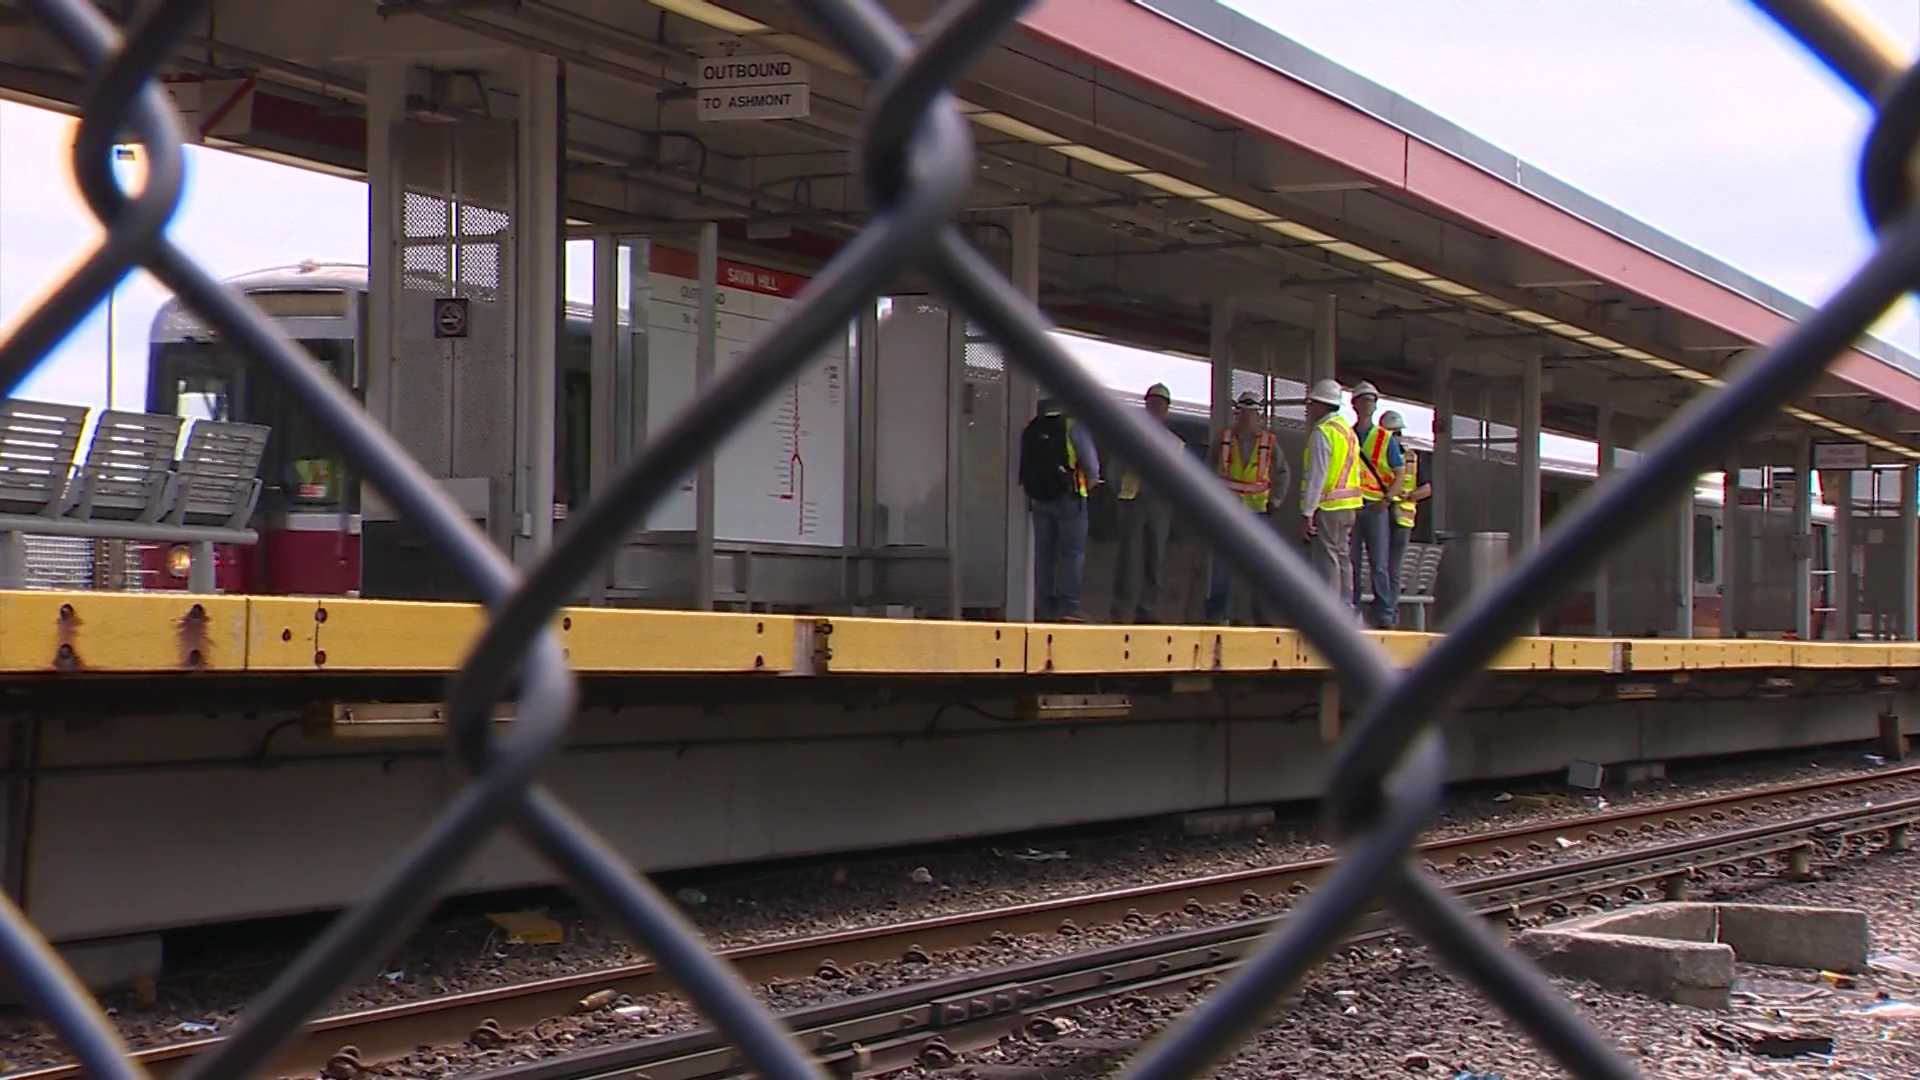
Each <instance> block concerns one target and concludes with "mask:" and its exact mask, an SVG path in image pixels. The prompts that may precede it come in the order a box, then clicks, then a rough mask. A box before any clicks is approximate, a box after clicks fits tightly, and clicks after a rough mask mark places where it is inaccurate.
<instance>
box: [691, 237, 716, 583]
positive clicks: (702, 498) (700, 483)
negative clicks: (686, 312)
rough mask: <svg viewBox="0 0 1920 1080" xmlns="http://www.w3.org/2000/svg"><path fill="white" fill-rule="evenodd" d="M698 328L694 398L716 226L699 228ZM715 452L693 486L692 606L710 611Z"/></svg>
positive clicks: (709, 335)
mask: <svg viewBox="0 0 1920 1080" xmlns="http://www.w3.org/2000/svg"><path fill="white" fill-rule="evenodd" d="M699 266H700V271H699V273H700V308H699V318H700V325H699V327H698V328H697V329H696V330H695V332H694V338H693V340H694V346H693V393H694V396H695V397H698V396H699V395H700V394H701V393H703V392H705V390H706V389H707V384H708V383H711V382H712V381H713V371H714V350H715V347H716V345H717V341H716V338H715V334H716V333H717V331H718V330H719V325H718V321H719V318H720V303H719V299H720V298H719V286H718V283H717V282H718V279H719V276H720V226H719V225H717V224H715V223H714V222H711V221H708V222H704V223H702V224H701V226H700V258H699ZM718 450H719V447H717V446H711V445H710V446H708V447H707V451H706V453H704V454H702V455H700V471H699V473H698V474H696V476H695V478H694V482H693V574H694V577H693V606H694V608H695V609H696V610H699V611H712V610H713V502H714V481H713V458H714V454H715V453H716V452H717V451H718Z"/></svg>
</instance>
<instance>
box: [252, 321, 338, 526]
mask: <svg viewBox="0 0 1920 1080" xmlns="http://www.w3.org/2000/svg"><path fill="white" fill-rule="evenodd" d="M300 345H301V347H303V348H305V349H306V350H307V352H308V353H309V354H311V355H312V356H313V358H314V359H315V360H316V361H318V362H319V363H320V366H321V367H324V368H326V369H327V371H328V372H330V373H331V374H332V375H333V376H334V377H335V378H336V379H339V380H341V382H343V383H345V382H346V381H347V380H348V379H349V378H351V376H352V372H353V354H354V347H353V342H351V341H348V340H345V339H324V340H307V341H302V342H300ZM249 404H250V405H251V412H252V416H251V417H250V418H249V419H250V420H251V422H252V423H257V424H266V425H268V426H269V427H271V428H272V429H273V433H272V434H271V435H269V436H268V438H267V453H266V457H265V459H264V460H263V461H262V462H261V465H260V475H261V478H262V479H264V480H265V481H266V482H267V484H268V486H270V487H277V488H278V489H279V490H278V498H277V499H276V500H275V501H277V502H279V503H281V504H282V505H284V506H286V507H288V508H293V507H297V508H299V509H301V510H336V509H343V510H346V511H348V512H352V511H353V510H354V509H357V507H358V504H359V498H358V495H359V492H358V491H357V490H356V488H355V485H353V484H350V483H348V482H347V477H346V461H345V459H344V458H343V457H342V456H341V454H340V452H339V450H337V449H336V448H335V447H334V444H333V439H332V438H331V437H330V436H328V435H327V433H326V431H325V430H324V429H323V428H321V427H320V425H319V424H317V423H315V422H314V420H313V419H312V418H311V417H310V416H308V415H307V412H306V410H305V409H302V408H300V407H299V405H297V404H296V403H294V402H293V400H292V399H291V398H289V397H288V396H287V394H286V391H285V390H283V389H282V388H281V386H280V385H279V383H278V382H276V381H274V380H271V379H257V380H255V381H254V394H253V400H252V401H251V402H250V403H249Z"/></svg>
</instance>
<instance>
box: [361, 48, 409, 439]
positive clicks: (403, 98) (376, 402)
mask: <svg viewBox="0 0 1920 1080" xmlns="http://www.w3.org/2000/svg"><path fill="white" fill-rule="evenodd" d="M406 105H407V68H406V65H405V64H403V63H400V62H398V61H394V60H376V61H374V62H373V63H371V64H369V65H368V70H367V226H368V235H367V297H366V305H367V355H366V356H364V357H362V358H361V360H360V363H361V364H362V365H363V368H364V370H365V371H366V377H367V385H366V388H365V389H366V401H367V411H368V412H370V413H372V414H373V416H374V417H375V418H376V419H378V420H379V421H380V422H381V424H382V425H383V426H385V427H386V428H387V429H388V430H389V431H391V430H393V429H394V426H395V425H394V416H393V392H392V388H393V365H394V362H395V361H394V349H393V341H394V334H395V333H396V332H397V327H398V323H397V322H396V320H395V313H394V302H395V300H396V299H397V298H398V297H399V295H400V244H399V236H400V232H401V213H402V211H401V187H402V185H401V183H400V167H399V162H398V160H397V159H396V156H395V154H394V152H393V130H394V127H395V126H396V125H397V124H399V123H400V121H401V120H402V119H403V118H404V117H405V115H406Z"/></svg>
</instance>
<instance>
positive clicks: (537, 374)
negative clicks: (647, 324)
mask: <svg viewBox="0 0 1920 1080" xmlns="http://www.w3.org/2000/svg"><path fill="white" fill-rule="evenodd" d="M520 63H521V69H520V75H521V77H520V90H521V93H520V115H519V123H518V125H517V133H518V139H519V145H518V153H517V155H516V158H515V161H516V166H515V176H514V185H513V194H514V204H515V206H514V208H515V213H514V229H515V234H516V237H515V238H516V243H515V245H514V262H515V269H516V273H515V275H514V280H515V287H514V290H513V297H514V304H515V308H516V310H515V311H514V319H513V327H514V336H515V339H516V340H515V351H516V353H517V354H518V356H519V365H518V366H519V373H520V376H519V379H518V384H517V393H518V402H517V405H518V407H517V409H516V410H515V411H516V413H517V415H518V421H519V422H518V423H517V424H516V425H515V430H516V432H517V434H518V437H519V442H520V445H519V446H517V447H516V448H515V453H514V459H515V460H514V465H515V481H516V482H515V484H514V488H515V492H516V497H515V499H514V502H515V504H516V510H517V512H518V515H519V521H518V523H517V527H516V528H515V530H514V545H513V546H514V561H515V562H517V563H519V564H520V565H522V566H527V565H530V564H531V563H532V561H533V560H534V559H535V558H537V557H538V556H539V554H540V553H542V552H544V551H546V550H547V549H548V548H549V547H552V546H553V495H554V459H555V456H556V453H557V450H556V442H555V436H554V412H555V402H556V399H557V396H558V394H559V377H560V373H559V361H558V356H557V352H558V340H557V339H558V338H559V335H560V312H561V307H560V296H561V289H562V285H561V280H560V251H561V245H562V244H563V243H564V242H565V241H564V237H563V234H562V231H561V221H560V201H561V191H560V183H561V180H560V124H561V116H560V63H559V61H557V60H555V59H554V58H553V57H551V56H540V55H535V54H532V53H529V54H526V55H523V56H522V57H521V59H520Z"/></svg>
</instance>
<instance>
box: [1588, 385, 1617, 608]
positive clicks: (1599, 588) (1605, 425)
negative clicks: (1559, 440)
mask: <svg viewBox="0 0 1920 1080" xmlns="http://www.w3.org/2000/svg"><path fill="white" fill-rule="evenodd" d="M1593 434H1594V442H1595V443H1596V444H1597V459H1596V460H1597V464H1598V471H1599V483H1602V484H1604V483H1606V482H1607V478H1608V477H1610V476H1612V475H1613V397H1612V395H1610V394H1606V393H1603V394H1602V395H1601V396H1600V418H1599V420H1598V422H1596V423H1595V425H1594V432H1593ZM1608 562H1609V560H1608V559H1607V557H1606V556H1604V555H1603V556H1601V558H1600V567H1599V569H1597V570H1595V571H1594V572H1593V634H1594V636H1595V637H1606V636H1607V635H1609V634H1611V633H1613V581H1612V575H1611V574H1609V573H1608Z"/></svg>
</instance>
